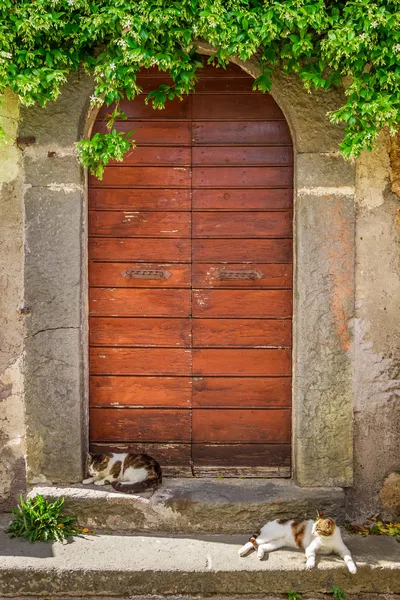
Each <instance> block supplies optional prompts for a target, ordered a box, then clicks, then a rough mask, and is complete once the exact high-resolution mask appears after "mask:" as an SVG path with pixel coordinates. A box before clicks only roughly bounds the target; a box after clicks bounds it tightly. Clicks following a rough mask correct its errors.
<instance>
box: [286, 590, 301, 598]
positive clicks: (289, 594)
mask: <svg viewBox="0 0 400 600" xmlns="http://www.w3.org/2000/svg"><path fill="white" fill-rule="evenodd" d="M287 597H288V600H300V598H301V594H299V593H298V592H294V591H293V590H289V591H288V593H287Z"/></svg>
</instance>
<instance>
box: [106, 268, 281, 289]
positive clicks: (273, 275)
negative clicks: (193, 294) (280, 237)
mask: <svg viewBox="0 0 400 600" xmlns="http://www.w3.org/2000/svg"><path fill="white" fill-rule="evenodd" d="M95 264H97V263H95ZM179 266H180V265H179ZM249 270H250V271H254V272H256V273H257V279H253V280H248V279H224V278H223V273H224V272H225V271H237V272H239V273H241V272H243V271H244V272H247V271H249ZM292 279H293V274H292V265H291V264H278V265H274V264H255V265H251V264H243V263H232V264H229V265H219V264H215V263H194V264H193V266H192V281H193V287H194V288H251V289H257V288H270V289H271V288H275V289H282V288H283V289H290V288H291V287H292Z"/></svg>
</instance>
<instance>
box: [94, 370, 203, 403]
mask: <svg viewBox="0 0 400 600" xmlns="http://www.w3.org/2000/svg"><path fill="white" fill-rule="evenodd" d="M89 385H90V392H89V398H90V406H92V407H94V406H99V407H107V406H108V407H113V406H114V407H123V406H143V407H146V406H147V407H148V408H149V407H153V408H154V407H160V408H168V407H180V406H181V407H183V408H189V407H190V405H191V394H192V378H191V377H128V376H118V375H117V376H110V375H104V376H103V375H93V376H91V377H90V382H89Z"/></svg>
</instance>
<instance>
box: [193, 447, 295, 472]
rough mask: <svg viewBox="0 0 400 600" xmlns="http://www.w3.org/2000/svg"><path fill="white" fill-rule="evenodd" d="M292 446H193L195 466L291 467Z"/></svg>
mask: <svg viewBox="0 0 400 600" xmlns="http://www.w3.org/2000/svg"><path fill="white" fill-rule="evenodd" d="M290 455H291V448H290V444H289V443H286V444H263V443H258V444H246V443H242V444H240V443H239V444H201V443H196V444H193V450H192V457H193V463H194V465H199V466H202V465H204V466H211V467H214V466H215V467H233V466H234V467H259V466H260V465H261V466H271V467H274V466H276V465H281V466H287V467H289V466H290Z"/></svg>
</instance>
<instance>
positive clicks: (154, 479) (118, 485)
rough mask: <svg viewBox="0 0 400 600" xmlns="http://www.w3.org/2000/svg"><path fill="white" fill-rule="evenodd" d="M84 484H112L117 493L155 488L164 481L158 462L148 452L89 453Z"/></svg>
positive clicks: (129, 492)
mask: <svg viewBox="0 0 400 600" xmlns="http://www.w3.org/2000/svg"><path fill="white" fill-rule="evenodd" d="M87 470H88V473H89V475H90V477H88V478H87V479H84V480H83V481H82V483H84V484H85V485H87V484H89V483H94V485H107V484H109V483H111V485H112V486H113V488H114V489H115V490H116V491H117V492H124V493H125V494H135V493H137V492H145V491H147V490H155V489H156V488H157V487H158V486H159V485H160V484H161V482H162V473H161V467H160V465H159V463H158V462H157V461H156V460H155V459H154V458H152V457H151V456H148V455H147V454H130V453H124V454H115V453H111V452H110V453H108V454H89V456H88V466H87Z"/></svg>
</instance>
